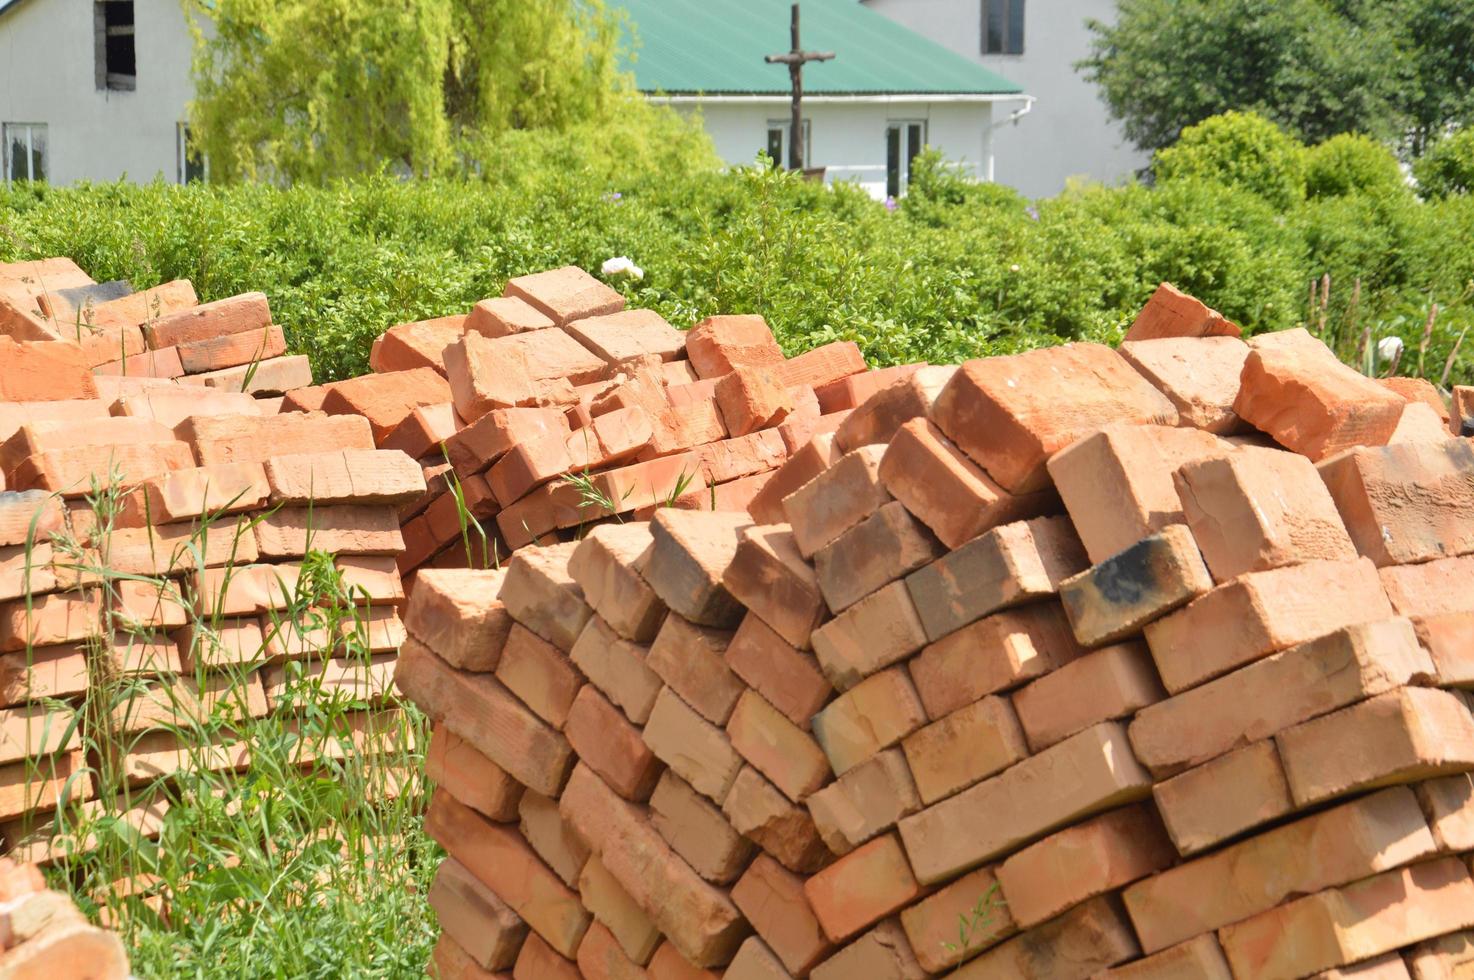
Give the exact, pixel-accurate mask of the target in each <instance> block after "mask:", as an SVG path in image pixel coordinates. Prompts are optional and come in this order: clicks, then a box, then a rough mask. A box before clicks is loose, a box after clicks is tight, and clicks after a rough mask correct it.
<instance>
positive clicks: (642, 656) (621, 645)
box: [568, 616, 662, 725]
mask: <svg viewBox="0 0 1474 980" xmlns="http://www.w3.org/2000/svg"><path fill="white" fill-rule="evenodd" d="M649 652H650V651H649V648H648V647H644V646H641V645H640V644H638V643H632V642H631V641H629V640H626V639H624V638H623V637H621V636H620V635H619V634H618V633H615V632H614V631H613V630H612V629H610V628H609V626H608V624H606V623H605V622H604V621H603V620H602V619H600V618H599V617H598V616H591V617H590V618H589V621H588V624H587V625H586V626H584V628H583V632H581V633H579V635H578V639H577V640H576V641H575V642H574V644H573V649H572V650H570V651H569V654H568V658H569V660H571V661H572V662H573V665H574V666H575V667H577V668H578V669H579V670H580V671H581V672H582V673H583V675H584V676H585V677H587V678H588V679H589V683H591V684H593V685H594V686H595V687H597V688H598V689H599V690H600V691H602V692H603V693H604V695H605V696H606V697H608V698H609V700H610V701H611V702H613V703H614V704H616V705H618V706H619V708H620V709H621V710H622V711H624V713H625V714H626V715H628V716H629V719H630V721H632V722H634V723H635V724H636V725H643V724H644V723H645V720H646V719H647V718H649V717H650V708H651V707H652V706H653V705H654V704H655V696H656V695H657V694H659V693H660V690H661V686H662V684H661V680H660V676H659V675H658V674H656V673H655V671H653V670H651V669H650V667H649V665H647V664H646V663H645V660H646V658H647V657H648V656H649Z"/></svg>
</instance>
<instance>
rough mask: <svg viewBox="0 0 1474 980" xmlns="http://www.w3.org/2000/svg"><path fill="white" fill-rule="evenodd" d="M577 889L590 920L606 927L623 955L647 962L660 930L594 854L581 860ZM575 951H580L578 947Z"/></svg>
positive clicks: (636, 961) (637, 961) (653, 951)
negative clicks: (584, 861)
mask: <svg viewBox="0 0 1474 980" xmlns="http://www.w3.org/2000/svg"><path fill="white" fill-rule="evenodd" d="M578 893H579V896H580V897H581V898H582V899H583V904H584V907H585V908H587V909H588V910H589V912H591V913H592V914H593V916H594V921H595V922H598V923H600V924H601V925H603V926H604V927H605V928H606V929H608V930H609V933H610V935H611V936H613V937H614V940H615V942H617V943H618V944H619V948H620V949H621V950H623V952H624V954H625V956H627V957H629V959H630V960H631V961H633V962H634V963H637V964H645V963H648V962H650V958H651V957H652V956H654V955H655V947H656V946H658V945H660V930H658V929H656V928H655V926H654V924H653V923H651V921H650V919H649V918H648V917H647V916H646V915H645V913H644V912H643V911H641V910H640V907H639V906H638V905H637V904H635V900H634V899H632V898H630V895H629V892H627V891H625V890H624V886H622V885H620V883H619V882H618V881H616V880H615V878H614V876H613V875H611V874H610V873H609V871H608V869H606V868H605V867H604V865H603V864H602V863H601V862H600V861H599V859H598V858H596V857H595V858H590V859H589V860H588V861H587V862H586V863H585V864H584V867H583V871H582V872H581V873H580V874H579V878H578ZM585 942H587V939H585ZM579 952H580V955H582V949H580V951H579ZM641 975H643V971H641Z"/></svg>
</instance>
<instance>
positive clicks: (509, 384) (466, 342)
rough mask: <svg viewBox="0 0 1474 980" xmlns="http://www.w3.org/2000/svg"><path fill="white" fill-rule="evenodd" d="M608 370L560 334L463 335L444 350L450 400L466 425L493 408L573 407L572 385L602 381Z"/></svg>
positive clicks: (549, 332)
mask: <svg viewBox="0 0 1474 980" xmlns="http://www.w3.org/2000/svg"><path fill="white" fill-rule="evenodd" d="M608 370H609V366H608V365H607V364H605V363H604V361H603V360H601V359H600V358H598V357H596V356H595V355H593V354H591V353H590V352H589V351H587V350H585V349H584V347H583V346H582V345H581V344H579V342H578V341H576V340H574V339H573V338H572V337H570V336H568V335H567V334H566V333H563V332H562V331H561V330H533V331H529V332H527V333H518V334H511V335H509V336H506V337H497V338H495V339H490V338H487V337H485V336H482V335H481V334H479V333H467V334H466V335H465V336H463V337H462V338H461V339H460V340H459V341H457V342H456V343H454V344H452V345H451V346H450V347H447V348H446V349H445V372H446V378H447V380H448V381H449V383H450V392H451V401H453V402H454V403H455V407H456V411H457V412H458V413H459V414H460V416H461V418H463V419H466V420H467V421H468V422H475V421H476V420H478V419H480V418H481V417H483V416H484V415H486V414H488V413H489V412H492V411H495V410H497V409H503V408H538V407H547V406H551V405H570V404H574V403H575V402H577V401H578V396H577V394H576V393H575V392H574V390H573V386H574V385H579V384H586V383H589V382H593V381H598V380H601V379H602V378H603V377H604V375H605V374H607V372H608Z"/></svg>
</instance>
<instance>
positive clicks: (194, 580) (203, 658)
mask: <svg viewBox="0 0 1474 980" xmlns="http://www.w3.org/2000/svg"><path fill="white" fill-rule="evenodd" d="M198 309H204V307H199V308H198ZM98 380H99V378H98V376H95V375H94V374H93V373H92V370H91V366H90V365H89V364H88V363H87V360H86V358H85V356H84V353H83V350H82V347H81V345H78V344H75V343H71V342H65V341H43V342H9V341H6V342H3V343H0V480H3V486H4V487H6V488H7V489H5V490H4V491H3V492H0V840H3V847H4V852H5V853H7V854H12V855H19V856H20V857H21V858H22V859H24V860H27V861H43V862H44V861H51V860H54V859H56V858H57V857H59V856H60V854H59V852H58V847H59V846H60V845H59V844H58V842H61V844H64V845H65V847H63V848H62V850H65V849H67V848H70V849H71V850H73V851H75V850H77V849H80V848H85V847H90V846H92V845H93V844H95V841H93V840H91V839H90V838H89V839H84V840H80V841H79V840H77V839H76V838H75V835H70V836H69V835H68V834H67V832H66V831H67V828H68V827H74V826H75V825H76V824H77V821H76V820H74V819H71V818H74V817H75V816H76V815H78V814H79V813H82V814H85V813H86V812H88V811H89V810H92V811H96V810H99V809H102V810H105V811H106V812H109V813H118V812H123V813H125V815H126V819H127V820H128V821H129V822H130V823H132V824H133V825H134V826H135V827H136V828H137V829H139V830H140V831H141V832H143V833H145V834H147V835H157V833H158V831H159V829H160V825H161V821H162V819H163V815H164V812H165V810H166V809H167V807H168V799H169V795H168V793H165V792H162V791H163V790H165V789H166V788H167V787H168V785H169V784H170V780H171V779H172V778H173V777H174V776H175V775H176V774H177V773H178V772H179V771H180V770H181V769H183V768H186V767H193V766H195V765H197V764H199V763H200V762H203V763H204V764H205V765H207V766H208V767H209V768H211V769H215V770H220V771H233V770H237V769H240V768H242V767H244V766H245V765H247V764H248V762H249V760H250V752H251V746H250V745H248V744H246V743H245V742H244V741H243V740H242V739H241V738H240V737H239V735H238V733H237V732H236V731H235V729H234V728H233V727H232V726H233V725H238V724H239V723H240V721H241V719H243V718H245V717H252V718H260V717H265V716H267V715H268V714H273V713H276V714H281V715H285V716H289V717H290V716H294V715H295V714H296V713H298V712H300V711H301V710H302V709H303V702H304V701H305V700H306V693H305V692H306V688H307V686H308V685H312V686H316V685H320V686H321V689H322V690H323V691H324V692H326V693H327V694H329V695H333V694H336V693H339V692H341V693H342V694H343V695H344V696H347V697H349V698H352V699H354V700H356V701H361V702H364V703H365V704H366V705H367V706H368V707H367V708H364V709H360V710H355V711H353V712H350V713H349V714H348V716H347V721H346V724H347V726H348V728H349V729H351V730H350V731H347V732H344V733H343V736H344V738H345V739H349V740H351V741H352V742H353V743H354V744H356V745H358V746H359V747H360V750H361V751H363V752H365V753H372V752H374V751H375V750H376V748H378V747H380V746H381V743H380V742H379V741H378V738H379V736H380V734H381V733H383V732H385V731H389V730H391V729H393V728H394V725H393V722H394V719H395V718H396V717H397V714H396V713H397V710H398V709H397V708H393V707H392V706H385V705H384V704H383V702H384V701H385V700H386V698H387V697H388V695H389V693H390V687H391V683H392V669H393V659H394V656H395V654H396V651H397V650H398V647H399V644H400V642H401V639H402V637H403V627H402V625H401V622H400V619H399V615H398V612H397V610H398V608H399V607H400V606H401V605H402V603H403V601H404V595H405V593H404V588H403V584H402V581H401V578H400V575H399V572H398V569H397V567H396V565H395V556H396V555H397V554H398V553H399V551H400V550H401V549H402V547H403V539H402V537H401V535H400V532H399V522H398V515H397V510H398V507H399V506H400V505H401V504H403V503H404V502H406V501H408V500H412V499H415V498H418V497H419V496H421V495H423V493H424V490H425V484H424V477H423V474H422V472H421V470H420V467H419V466H418V465H416V464H415V462H414V460H412V459H410V458H409V457H408V456H406V455H404V454H403V453H401V452H398V451H395V450H381V449H378V448H376V447H375V445H374V439H373V431H372V428H371V425H370V422H369V420H368V419H365V418H363V417H360V416H349V415H340V416H332V415H327V414H325V413H322V412H311V413H285V414H270V415H263V414H261V407H262V406H261V404H260V403H259V401H257V400H256V399H253V398H252V397H251V396H250V395H248V394H244V393H238V392H228V391H224V390H214V389H211V388H210V387H208V386H206V387H185V386H178V385H169V386H167V387H165V386H146V387H142V388H140V389H138V390H137V391H133V392H129V393H124V394H122V395H120V396H118V397H115V398H108V397H99V391H98V385H97V383H96V382H97V381H98ZM109 487H112V489H111V490H110V489H109ZM309 549H310V550H312V551H314V552H326V553H327V554H329V555H331V556H333V558H334V562H335V566H336V568H337V570H338V571H339V572H341V573H342V582H343V586H344V591H342V592H334V591H330V590H326V589H325V590H323V591H312V589H315V588H316V584H315V583H320V581H321V579H320V578H315V577H314V578H309V579H307V581H308V582H309V583H314V584H311V585H308V586H299V580H301V579H302V576H303V568H304V564H303V563H304V557H305V556H306V555H307V554H308V552H309ZM349 606H353V607H357V608H358V609H359V610H360V612H361V615H359V616H353V615H349V614H348V612H347V611H346V610H347V607H349ZM359 624H361V626H360V625H359ZM331 631H336V633H337V635H332V632H331ZM297 664H300V665H301V666H300V669H299V668H298V667H297V666H296V665H297ZM220 721H223V722H225V723H226V724H225V726H224V727H223V728H221V727H220V725H218V724H216V722H220ZM197 726H198V727H197ZM103 736H105V737H103ZM298 749H299V751H300V761H301V762H302V763H303V764H304V765H305V764H311V763H313V762H314V761H315V760H316V759H318V758H319V756H320V755H326V754H327V753H329V752H331V751H337V750H336V749H335V748H334V747H333V746H332V745H320V744H316V743H313V742H310V741H309V740H306V739H305V738H304V740H302V741H301V742H299V743H298ZM104 751H109V752H111V753H112V756H111V757H109V758H108V759H103V758H101V757H100V756H99V753H101V752H104ZM104 763H107V765H104ZM104 771H111V772H117V773H121V780H123V781H126V783H127V784H128V786H130V787H131V788H132V789H133V790H134V792H132V793H131V794H130V796H129V799H128V801H127V803H126V805H125V804H124V803H123V802H121V801H116V802H114V801H107V800H102V799H99V794H100V793H103V792H111V791H114V789H115V788H116V786H117V785H119V784H118V783H116V782H113V781H107V783H106V785H105V782H104V780H103V779H102V778H100V777H99V773H101V772H104ZM104 804H107V805H106V806H104ZM58 835H60V836H58Z"/></svg>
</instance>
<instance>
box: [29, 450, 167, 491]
mask: <svg viewBox="0 0 1474 980" xmlns="http://www.w3.org/2000/svg"><path fill="white" fill-rule="evenodd" d="M193 463H194V460H193V459H192V458H191V456H190V452H189V447H188V446H186V445H185V444H184V443H182V442H156V443H140V444H137V445H129V444H126V443H125V444H121V445H116V446H77V447H75V448H72V449H53V450H47V451H46V452H40V453H36V454H35V455H34V456H30V457H28V458H27V459H25V460H22V461H21V462H20V463H19V464H18V465H17V466H16V467H15V469H14V470H13V471H12V472H11V473H10V475H9V482H10V483H11V484H12V485H13V486H14V487H15V489H17V490H47V491H50V492H53V493H57V494H60V495H61V496H63V497H67V498H69V499H77V498H80V497H84V496H86V495H88V494H91V493H93V492H94V488H95V487H106V486H108V485H109V483H111V482H112V481H113V479H114V477H115V476H116V477H117V479H118V481H119V482H121V483H124V484H129V483H136V482H138V481H141V480H146V479H148V478H150V477H153V476H158V475H160V474H163V473H168V472H170V471H172V470H182V469H187V468H189V467H190V466H192V465H193Z"/></svg>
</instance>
